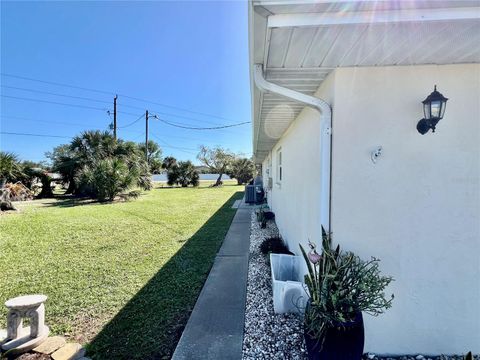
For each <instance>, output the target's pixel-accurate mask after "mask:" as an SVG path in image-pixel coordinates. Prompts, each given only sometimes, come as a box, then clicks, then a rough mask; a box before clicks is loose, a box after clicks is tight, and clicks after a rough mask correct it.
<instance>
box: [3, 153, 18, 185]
mask: <svg viewBox="0 0 480 360" xmlns="http://www.w3.org/2000/svg"><path fill="white" fill-rule="evenodd" d="M21 176H23V172H22V166H21V164H20V160H19V159H18V156H17V155H15V154H14V153H9V152H5V151H0V183H6V182H16V181H18V180H19V177H21ZM0 185H2V184H0Z"/></svg>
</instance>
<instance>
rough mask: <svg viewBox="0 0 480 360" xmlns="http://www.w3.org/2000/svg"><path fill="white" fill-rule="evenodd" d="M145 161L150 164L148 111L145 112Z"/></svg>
mask: <svg viewBox="0 0 480 360" xmlns="http://www.w3.org/2000/svg"><path fill="white" fill-rule="evenodd" d="M145 160H146V161H147V164H148V110H146V111H145Z"/></svg>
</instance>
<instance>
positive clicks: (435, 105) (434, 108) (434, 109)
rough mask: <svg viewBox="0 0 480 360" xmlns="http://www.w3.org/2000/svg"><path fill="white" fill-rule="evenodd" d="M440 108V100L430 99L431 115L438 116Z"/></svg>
mask: <svg viewBox="0 0 480 360" xmlns="http://www.w3.org/2000/svg"><path fill="white" fill-rule="evenodd" d="M441 108H442V102H441V101H440V100H435V101H432V103H431V104H430V112H431V114H430V115H431V117H432V118H439V117H440V110H441Z"/></svg>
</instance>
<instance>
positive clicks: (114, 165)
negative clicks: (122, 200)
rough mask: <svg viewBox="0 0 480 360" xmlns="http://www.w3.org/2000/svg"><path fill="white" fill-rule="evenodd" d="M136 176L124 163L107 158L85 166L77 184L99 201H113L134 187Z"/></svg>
mask: <svg viewBox="0 0 480 360" xmlns="http://www.w3.org/2000/svg"><path fill="white" fill-rule="evenodd" d="M136 175H137V174H136V173H135V171H131V169H129V168H128V166H127V164H126V163H125V161H123V160H121V159H116V158H113V159H112V158H107V159H103V160H98V161H96V162H95V163H93V164H92V165H86V166H85V167H84V168H83V169H82V170H81V171H80V173H79V176H78V178H77V182H78V184H82V185H83V186H84V189H85V191H88V192H89V193H90V194H91V195H92V196H93V197H96V198H98V199H99V200H100V201H113V200H114V199H115V197H116V196H118V195H120V194H121V193H122V192H125V191H126V190H128V189H129V188H131V187H132V186H134V185H136V184H135V183H136V180H137V176H136Z"/></svg>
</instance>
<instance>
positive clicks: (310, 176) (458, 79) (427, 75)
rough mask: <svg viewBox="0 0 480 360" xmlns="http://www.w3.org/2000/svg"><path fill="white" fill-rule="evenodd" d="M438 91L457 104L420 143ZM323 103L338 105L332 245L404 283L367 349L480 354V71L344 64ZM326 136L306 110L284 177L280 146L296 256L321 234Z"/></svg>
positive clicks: (280, 191)
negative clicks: (428, 104) (427, 108)
mask: <svg viewBox="0 0 480 360" xmlns="http://www.w3.org/2000/svg"><path fill="white" fill-rule="evenodd" d="M434 84H437V85H438V90H439V91H440V92H442V93H443V94H444V95H445V96H446V97H448V98H449V99H450V100H449V101H448V104H447V108H446V112H445V117H444V119H443V120H442V121H440V123H439V124H438V127H437V132H436V133H435V134H432V133H431V132H429V133H428V134H426V135H424V136H422V135H420V134H419V133H418V132H417V130H416V128H415V127H416V123H417V122H418V120H419V119H420V118H421V117H423V113H422V107H421V104H420V102H421V101H422V100H423V99H424V98H425V97H426V96H427V95H428V94H429V93H430V92H431V91H432V90H433V85H434ZM317 96H319V97H322V98H325V99H326V100H327V101H329V102H330V103H332V105H333V181H332V232H333V239H334V242H337V243H340V244H341V245H342V247H343V248H344V249H345V250H352V251H354V252H356V253H357V254H358V255H360V256H361V257H362V258H364V259H368V258H370V256H376V257H378V258H380V259H381V260H382V262H381V269H382V271H383V272H384V273H385V274H389V275H392V276H393V277H394V278H395V282H393V283H392V285H391V286H390V288H389V289H388V290H389V292H393V293H394V294H395V300H394V305H393V307H392V308H391V309H390V310H388V311H387V312H386V313H385V314H384V315H381V316H380V317H378V318H372V317H370V316H365V326H366V348H365V350H366V351H371V352H376V353H383V354H415V353H423V354H441V353H444V354H453V353H456V354H461V353H465V352H467V351H468V350H472V351H474V352H476V353H480V65H478V64H477V65H448V66H435V65H432V66H416V67H376V68H342V69H337V70H336V71H335V73H333V74H331V75H330V76H329V78H328V80H327V81H326V82H324V84H323V85H322V87H321V88H320V89H319V91H318V92H317ZM333 100H334V103H333ZM318 132H319V121H318V113H317V112H316V111H314V110H310V109H307V110H304V111H303V112H302V114H301V115H300V116H299V117H298V118H297V119H296V121H295V122H294V123H293V124H292V126H291V127H290V128H289V130H288V131H287V133H286V134H285V135H284V136H283V137H282V138H281V139H280V140H279V143H278V144H277V145H276V147H275V148H274V149H273V152H272V153H273V161H272V163H273V172H274V174H273V176H274V179H275V153H276V149H277V148H278V147H282V150H283V169H284V170H283V172H284V181H282V185H281V187H278V186H277V185H275V181H274V185H273V191H272V193H270V194H269V201H270V204H271V206H272V208H273V210H274V211H275V213H276V217H277V223H278V226H279V229H280V231H281V233H282V235H283V236H284V237H285V239H286V240H287V241H288V243H289V246H290V248H291V249H292V250H293V251H295V252H298V250H297V249H298V242H299V241H301V242H302V243H304V242H305V241H306V240H307V239H308V238H311V239H315V240H317V241H318V239H319V238H320V229H319V224H318V218H319V214H318V211H319V201H320V199H319V189H320V187H319V179H320V174H319V156H318V154H319V140H318V139H319V137H318V135H317V134H318ZM377 146H382V147H383V155H382V156H381V157H380V159H379V160H378V162H377V163H376V164H373V163H372V161H371V160H370V152H371V151H372V150H373V149H374V148H375V147H377Z"/></svg>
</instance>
